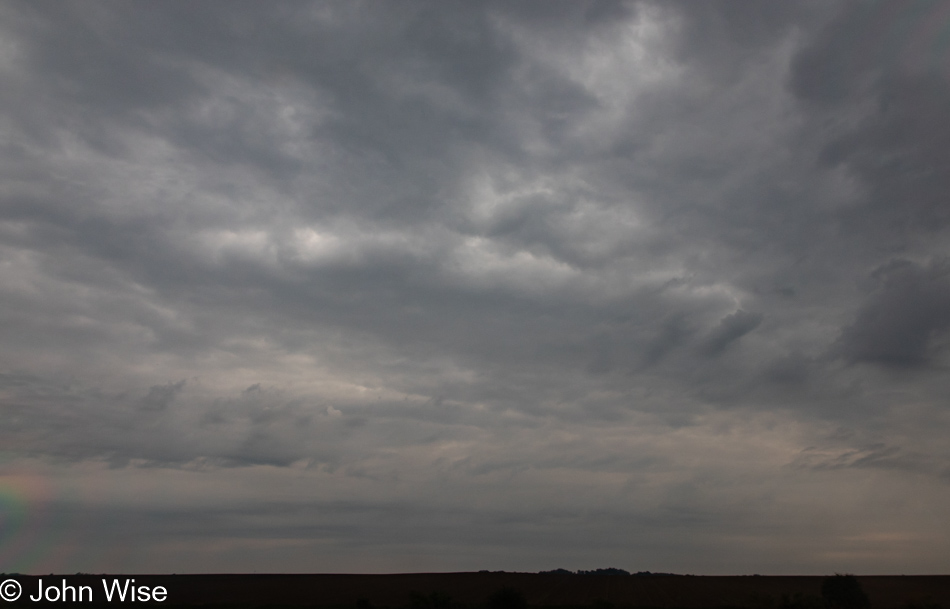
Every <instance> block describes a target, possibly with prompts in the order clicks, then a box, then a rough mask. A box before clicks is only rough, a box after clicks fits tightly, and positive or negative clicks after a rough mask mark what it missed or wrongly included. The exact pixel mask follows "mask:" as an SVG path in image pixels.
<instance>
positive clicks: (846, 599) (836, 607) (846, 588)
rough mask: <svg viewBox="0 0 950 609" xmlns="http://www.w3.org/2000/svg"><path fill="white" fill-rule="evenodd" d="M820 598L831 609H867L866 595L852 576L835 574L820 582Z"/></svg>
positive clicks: (868, 603)
mask: <svg viewBox="0 0 950 609" xmlns="http://www.w3.org/2000/svg"><path fill="white" fill-rule="evenodd" d="M821 596H822V598H824V599H825V601H826V602H827V603H828V605H829V606H831V607H832V608H833V609H869V608H870V606H871V603H870V601H868V596H867V594H865V593H864V590H863V589H862V588H861V583H860V582H859V581H858V578H857V577H855V576H853V575H842V574H840V573H835V575H834V576H833V577H826V578H825V581H823V582H821Z"/></svg>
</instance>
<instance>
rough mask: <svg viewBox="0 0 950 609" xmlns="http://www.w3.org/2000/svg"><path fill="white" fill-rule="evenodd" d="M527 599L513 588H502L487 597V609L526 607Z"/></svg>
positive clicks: (519, 608)
mask: <svg viewBox="0 0 950 609" xmlns="http://www.w3.org/2000/svg"><path fill="white" fill-rule="evenodd" d="M527 608H528V601H526V600H525V598H524V595H523V594H521V592H518V591H517V590H515V589H514V588H508V587H505V588H502V589H501V590H499V591H497V592H495V593H494V594H492V595H491V596H490V597H488V609H527Z"/></svg>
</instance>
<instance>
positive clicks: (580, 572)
mask: <svg viewBox="0 0 950 609" xmlns="http://www.w3.org/2000/svg"><path fill="white" fill-rule="evenodd" d="M539 573H540V574H542V575H634V576H637V575H639V576H647V575H679V573H652V572H650V571H637V572H636V573H631V572H630V571H626V570H624V569H615V568H614V567H608V568H607V569H594V570H593V571H584V570H583V569H580V570H577V571H568V570H567V569H554V570H552V571H539Z"/></svg>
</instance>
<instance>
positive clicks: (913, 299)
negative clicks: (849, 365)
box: [839, 259, 950, 367]
mask: <svg viewBox="0 0 950 609" xmlns="http://www.w3.org/2000/svg"><path fill="white" fill-rule="evenodd" d="M872 277H873V279H874V280H875V281H876V282H878V283H879V284H880V285H879V287H878V289H877V290H875V292H874V293H873V294H872V295H871V296H870V297H869V298H868V301H867V302H866V303H865V304H864V305H863V306H862V307H861V309H860V310H859V311H858V314H857V318H856V319H855V321H854V323H853V324H851V325H849V326H847V327H845V328H844V330H843V332H842V335H841V338H840V339H839V341H840V350H841V353H842V354H843V355H844V356H845V357H847V358H849V359H851V360H852V361H858V362H862V361H863V362H874V363H880V364H885V365H892V366H913V367H916V366H922V365H927V364H928V363H931V362H932V361H933V359H934V357H935V356H937V355H938V353H935V351H936V349H937V345H938V344H939V342H938V341H939V339H940V338H942V337H943V335H944V333H945V332H946V330H947V328H948V327H950V267H948V266H947V264H946V262H943V261H941V262H940V263H934V264H930V265H928V266H927V267H923V266H921V265H919V264H915V263H914V262H911V261H909V260H901V259H895V260H892V261H891V262H889V263H888V264H886V265H884V266H882V267H880V268H878V269H877V270H875V271H874V273H873V274H872Z"/></svg>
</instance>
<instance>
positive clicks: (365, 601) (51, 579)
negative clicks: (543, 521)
mask: <svg viewBox="0 0 950 609" xmlns="http://www.w3.org/2000/svg"><path fill="white" fill-rule="evenodd" d="M5 577H10V576H5ZM14 577H15V578H16V579H17V580H18V581H19V582H20V583H21V584H22V586H23V592H24V594H23V597H21V599H20V600H19V601H18V602H16V603H12V604H11V605H13V606H35V605H36V603H33V602H24V601H26V600H27V596H28V595H31V594H35V591H36V590H37V587H38V585H39V583H38V581H37V580H38V579H39V577H42V579H43V585H44V586H51V585H54V586H60V585H61V582H62V581H63V579H64V578H65V580H66V583H67V584H68V585H72V586H80V585H89V586H90V587H91V588H92V590H93V596H94V601H95V602H94V604H100V603H102V602H103V601H104V600H105V599H104V598H103V596H104V593H103V584H102V581H101V580H102V579H106V580H109V581H111V579H113V578H114V579H118V580H119V581H120V582H122V581H124V580H125V579H127V578H129V579H134V580H135V585H136V586H149V587H154V586H156V585H162V586H164V587H165V588H166V589H167V590H168V598H167V600H166V601H165V602H163V603H156V602H154V601H152V602H148V603H142V602H138V603H134V604H136V605H143V604H144V605H151V606H156V605H159V606H160V605H166V606H171V605H220V606H245V607H264V606H307V607H356V606H357V605H358V603H361V604H360V605H359V606H361V607H378V608H382V607H393V608H397V607H416V608H419V609H423V608H430V609H440V608H443V607H444V608H449V607H472V608H476V607H484V606H487V603H488V599H489V597H490V596H491V595H492V594H493V593H495V592H497V591H498V590H500V589H502V588H506V587H507V588H513V589H515V590H517V591H518V592H520V593H521V594H522V595H523V597H524V598H525V600H527V602H528V605H529V606H537V607H544V606H547V607H558V606H560V607H584V606H586V607H592V606H599V607H602V608H604V609H606V608H607V606H608V605H607V604H608V603H609V604H610V605H612V606H613V607H615V608H618V609H619V608H621V607H641V608H647V607H654V608H661V607H662V608H670V609H673V608H684V609H685V608H715V607H749V608H750V609H751V608H755V609H769V608H770V609H781V608H782V607H783V606H784V607H789V608H794V607H801V608H802V609H808V607H816V605H815V604H814V603H815V602H819V603H820V590H821V582H822V581H823V579H824V578H823V577H820V576H741V577H740V576H692V575H651V576H637V575H564V574H546V573H545V574H535V573H413V574H396V575H344V574H339V575H334V574H329V575H121V576H112V575H48V576H14ZM858 580H859V581H860V583H861V586H862V587H863V589H864V591H865V592H866V593H867V595H868V597H869V599H870V601H871V607H872V609H890V608H895V609H896V608H906V607H908V606H909V605H915V606H917V607H928V608H934V607H943V608H946V609H950V576H946V575H910V576H859V577H858ZM41 604H50V605H52V604H56V605H63V604H73V603H63V602H58V603H41ZM83 604H85V605H87V606H88V605H90V603H83ZM115 604H117V603H116V602H115V601H113V602H111V603H107V605H110V606H111V605H115ZM121 604H123V605H125V604H128V603H121Z"/></svg>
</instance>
